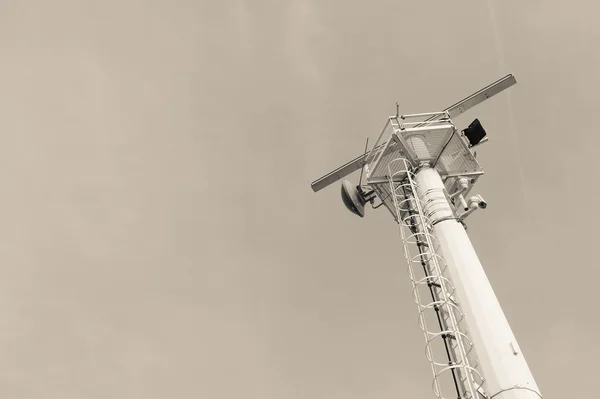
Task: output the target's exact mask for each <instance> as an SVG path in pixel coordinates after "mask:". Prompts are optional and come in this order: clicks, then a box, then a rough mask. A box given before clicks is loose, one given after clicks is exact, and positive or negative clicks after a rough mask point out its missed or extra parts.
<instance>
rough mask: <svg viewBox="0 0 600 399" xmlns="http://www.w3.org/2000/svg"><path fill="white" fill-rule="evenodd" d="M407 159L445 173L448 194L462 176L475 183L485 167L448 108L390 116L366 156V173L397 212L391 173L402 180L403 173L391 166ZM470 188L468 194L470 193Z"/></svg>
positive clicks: (368, 180)
mask: <svg viewBox="0 0 600 399" xmlns="http://www.w3.org/2000/svg"><path fill="white" fill-rule="evenodd" d="M398 158H404V159H406V160H407V161H408V162H409V163H410V165H412V167H413V168H414V169H417V168H419V167H420V166H421V165H424V164H428V165H429V166H430V167H434V168H435V169H436V170H437V171H438V172H439V173H440V175H441V176H442V178H443V179H444V182H445V187H446V190H447V192H448V193H453V192H455V191H456V190H457V189H458V187H457V186H458V179H459V178H460V177H467V178H468V179H469V180H470V182H471V184H470V185H469V189H470V187H472V186H473V184H474V183H475V182H476V181H477V179H478V177H479V176H481V175H482V174H483V170H482V169H481V166H479V163H478V162H477V159H476V158H475V156H474V154H473V152H472V151H471V149H470V147H469V143H468V140H467V139H466V138H465V137H464V136H463V134H462V133H461V132H459V131H458V130H457V129H456V126H455V125H454V123H453V122H452V119H451V118H450V115H449V114H448V112H447V111H443V112H431V113H423V114H411V115H399V116H393V117H390V118H389V119H388V121H387V123H386V125H385V127H384V129H383V130H382V132H381V134H380V135H379V137H378V139H377V141H376V142H375V144H374V145H373V147H372V148H371V150H370V151H369V152H368V154H367V157H366V159H365V161H366V165H365V176H366V180H367V183H368V184H369V186H371V187H372V188H373V190H374V191H375V193H376V194H377V196H378V197H379V199H380V200H381V201H382V202H383V203H384V205H385V206H386V207H387V208H388V210H390V212H391V213H392V214H395V211H393V201H392V198H391V193H390V187H389V175H390V173H392V174H393V175H394V179H398V180H402V179H403V175H402V173H396V172H398V171H393V170H392V171H390V170H389V169H388V165H389V164H390V162H391V161H393V160H394V159H398ZM467 194H468V191H466V192H465V193H464V195H465V196H466V195H467Z"/></svg>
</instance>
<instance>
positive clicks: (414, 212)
mask: <svg viewBox="0 0 600 399" xmlns="http://www.w3.org/2000/svg"><path fill="white" fill-rule="evenodd" d="M388 168H389V185H390V188H389V189H390V191H391V192H392V198H393V203H394V210H395V212H396V219H397V220H399V225H400V234H401V236H402V243H403V249H404V254H405V256H406V260H407V263H408V274H409V277H410V281H411V283H412V286H413V299H414V301H415V303H416V304H417V309H418V311H419V326H420V327H421V330H422V331H423V333H424V336H425V355H426V357H427V359H428V360H429V362H430V364H431V371H432V373H433V383H432V387H433V392H434V394H435V395H436V396H437V397H438V398H440V399H449V398H453V397H459V398H461V399H474V398H485V397H486V393H485V390H484V389H483V378H482V376H481V374H480V373H479V372H478V370H477V367H478V364H477V358H476V356H475V351H474V350H473V349H474V345H473V343H472V342H471V340H470V339H469V336H468V331H467V326H466V322H465V318H464V315H463V313H462V312H461V309H460V305H459V303H458V302H457V300H456V298H455V293H456V289H455V287H454V285H453V283H452V281H451V280H450V278H449V276H448V265H447V264H446V262H445V261H444V258H443V257H442V256H441V255H440V253H439V249H440V245H439V243H438V242H437V239H436V238H435V236H434V235H433V226H432V220H439V218H444V217H453V216H454V213H453V212H452V209H451V207H450V205H449V203H448V201H447V200H446V197H445V196H444V195H442V197H441V198H442V201H440V200H439V199H438V198H436V197H435V196H433V197H432V195H431V193H430V192H426V193H425V194H424V195H419V192H418V191H419V190H418V187H417V184H416V180H415V176H414V174H413V167H412V166H411V164H410V162H408V161H407V160H406V159H403V158H399V159H395V160H392V161H391V162H390V163H389V165H388ZM442 190H443V188H442ZM430 200H433V202H430ZM429 202H430V203H429Z"/></svg>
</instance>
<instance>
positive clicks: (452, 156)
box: [436, 134, 481, 174]
mask: <svg viewBox="0 0 600 399" xmlns="http://www.w3.org/2000/svg"><path fill="white" fill-rule="evenodd" d="M436 168H437V169H438V170H439V171H440V172H441V173H442V174H455V173H465V172H479V171H481V167H480V166H479V163H478V162H477V160H476V159H475V157H474V156H473V154H472V153H471V150H470V149H469V148H467V146H466V144H465V143H464V141H463V139H462V137H460V135H458V134H455V135H454V136H453V137H452V139H451V140H450V142H449V143H448V145H447V146H446V149H445V150H444V151H443V152H442V155H441V156H440V159H439V160H438V163H437V164H436Z"/></svg>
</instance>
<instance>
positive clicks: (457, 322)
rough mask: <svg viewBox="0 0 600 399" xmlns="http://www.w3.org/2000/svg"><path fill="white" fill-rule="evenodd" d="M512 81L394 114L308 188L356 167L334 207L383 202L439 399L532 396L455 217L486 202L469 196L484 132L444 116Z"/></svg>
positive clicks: (360, 208) (529, 379) (359, 208)
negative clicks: (357, 175) (439, 107)
mask: <svg viewBox="0 0 600 399" xmlns="http://www.w3.org/2000/svg"><path fill="white" fill-rule="evenodd" d="M514 84H516V79H515V78H514V76H513V75H512V74H509V75H506V76H505V77H503V78H502V79H500V80H498V81H496V82H494V83H492V84H491V85H489V86H487V87H485V88H483V89H481V90H479V91H478V92H476V93H474V94H472V95H470V96H469V97H467V98H465V99H463V100H461V101H459V102H457V103H456V104H453V105H452V106H450V107H448V108H446V109H445V110H444V111H441V112H430V113H421V114H412V115H399V112H398V111H397V112H396V115H394V116H390V117H389V118H388V120H387V122H386V124H385V126H384V128H383V130H382V132H381V134H380V135H379V137H378V139H377V141H376V142H375V144H374V145H373V146H372V148H371V149H370V150H369V151H366V152H365V153H364V154H363V155H361V156H359V157H357V158H355V159H353V160H352V161H350V162H348V163H346V164H345V165H342V166H341V167H339V168H337V169H336V170H334V171H332V172H331V173H329V174H327V175H325V176H324V177H322V178H320V179H318V180H316V181H315V182H313V183H312V185H311V186H312V189H313V191H315V192H317V191H319V190H321V189H323V188H325V187H327V186H329V185H331V184H332V183H334V182H336V181H338V180H340V179H343V178H344V177H346V176H347V175H349V174H350V173H352V172H354V171H356V170H358V169H362V170H363V171H364V172H365V175H366V181H367V184H366V186H368V188H369V190H368V191H364V190H363V185H362V184H360V183H359V185H358V186H353V185H352V184H351V183H350V182H349V181H347V180H344V181H343V182H342V199H343V200H344V204H345V205H346V207H347V208H348V209H349V210H350V211H351V212H353V213H355V214H357V215H358V216H360V217H363V216H364V214H365V205H366V204H367V203H370V204H371V205H372V207H373V208H378V207H379V206H381V205H384V206H385V207H386V208H387V209H388V211H389V212H390V213H391V214H392V216H393V217H394V220H395V221H396V222H397V223H398V225H399V228H400V235H401V237H402V244H403V249H404V255H405V257H406V261H407V263H408V274H409V277H410V281H411V284H412V287H413V299H414V301H415V303H416V305H417V310H418V314H419V319H418V320H419V326H420V328H421V330H422V331H423V334H424V337H425V355H426V357H427V359H428V360H429V362H430V363H431V370H432V373H433V384H432V387H433V391H434V394H435V396H436V397H438V398H439V399H448V398H450V397H451V396H450V394H449V392H454V395H455V396H454V397H456V398H457V399H539V398H541V397H542V396H541V394H540V391H539V388H538V387H537V385H536V383H535V380H534V378H533V376H532V374H531V371H530V369H529V367H528V365H527V363H526V361H525V358H524V356H523V354H522V353H521V351H520V349H519V347H518V344H517V341H516V339H515V337H514V334H513V333H512V331H511V329H510V326H509V324H508V321H507V320H506V317H505V315H504V313H503V311H502V309H501V307H500V304H499V303H498V300H497V298H496V296H495V294H494V292H493V289H492V287H491V285H490V283H489V281H488V279H487V276H486V274H485V271H484V270H483V267H482V266H481V263H480V261H479V259H478V257H477V255H476V253H475V250H474V249H473V246H472V244H471V242H470V240H469V237H468V235H467V233H466V226H465V223H464V221H465V219H466V218H467V217H468V216H469V215H471V214H472V213H473V212H475V211H476V210H477V209H485V208H486V207H487V203H486V202H485V200H484V199H483V198H482V197H481V196H480V195H472V196H470V197H469V193H470V191H471V190H472V188H473V186H474V184H475V183H476V182H477V179H478V178H479V177H480V176H481V175H483V170H482V169H481V167H480V166H479V163H478V161H477V159H476V158H475V154H474V152H473V148H474V147H476V146H479V145H481V144H483V143H485V142H486V141H487V140H488V138H487V134H486V132H485V130H484V129H483V127H482V125H481V123H480V121H479V120H478V119H475V120H474V121H473V122H472V123H471V124H470V125H468V127H466V128H465V129H463V130H462V131H460V132H459V131H458V130H457V128H456V126H455V124H454V122H453V119H454V118H456V117H457V116H459V115H460V114H462V113H464V112H465V111H467V110H468V109H470V108H473V107H474V106H476V105H478V104H479V103H481V102H483V101H484V100H486V99H488V98H490V97H492V96H494V95H496V94H498V93H500V92H502V91H503V90H505V89H507V88H508V87H511V86H512V85H514ZM361 180H362V173H361ZM361 183H362V182H361ZM375 199H378V200H379V202H380V203H379V204H378V205H377V206H374V202H375Z"/></svg>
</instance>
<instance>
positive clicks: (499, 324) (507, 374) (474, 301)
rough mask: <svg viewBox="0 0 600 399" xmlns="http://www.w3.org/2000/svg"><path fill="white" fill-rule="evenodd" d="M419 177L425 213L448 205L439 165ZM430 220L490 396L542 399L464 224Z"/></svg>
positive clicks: (418, 183) (417, 176) (447, 213)
mask: <svg viewBox="0 0 600 399" xmlns="http://www.w3.org/2000/svg"><path fill="white" fill-rule="evenodd" d="M415 178H416V181H417V185H418V191H419V193H420V195H421V196H423V197H424V199H423V203H424V204H425V209H424V212H425V213H426V214H427V213H428V212H431V211H433V208H434V207H436V206H437V207H438V208H439V207H440V204H441V203H442V204H443V203H444V202H446V203H447V199H446V197H445V196H444V195H443V189H444V183H443V182H442V179H441V177H440V175H439V173H438V172H437V171H436V170H435V169H431V168H428V167H424V168H421V170H419V171H418V172H417V173H416V175H415ZM448 209H449V208H448ZM438 215H439V216H440V217H443V216H449V211H446V212H439V209H438ZM431 222H432V225H433V235H434V236H435V237H436V239H437V241H438V242H439V244H440V249H439V250H440V253H441V255H442V256H443V258H444V261H445V262H446V264H447V265H448V273H449V277H450V279H451V281H452V283H453V286H454V287H455V289H456V295H457V297H458V299H459V302H460V308H461V310H462V312H463V314H464V317H465V321H466V322H467V326H468V330H469V337H470V339H471V341H472V342H473V344H474V346H475V349H476V351H477V357H478V359H479V363H480V366H481V370H482V372H483V375H484V377H485V380H486V382H485V387H486V391H487V393H488V395H489V396H488V398H489V399H492V398H495V399H539V398H541V394H540V391H539V388H538V387H537V385H536V383H535V380H534V378H533V375H532V374H531V371H530V370H529V367H528V365H527V363H526V361H525V357H524V356H523V353H522V352H521V351H520V350H519V349H518V344H517V340H516V339H515V336H514V334H513V332H512V330H511V328H510V326H509V324H508V321H507V320H506V317H505V315H504V312H503V311H502V308H501V307H500V303H499V302H498V299H497V298H496V295H495V294H494V291H493V289H492V286H491V285H490V282H489V280H488V278H487V276H486V274H485V271H484V269H483V267H482V265H481V263H480V261H479V258H478V257H477V254H476V253H475V250H474V249H473V246H472V244H471V241H470V240H469V237H468V236H467V233H466V231H465V229H464V227H463V225H462V224H461V223H459V222H458V221H456V220H453V219H446V220H442V219H440V221H439V222H438V223H436V218H435V217H434V218H432V221H431Z"/></svg>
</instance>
